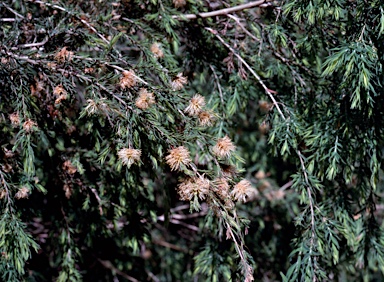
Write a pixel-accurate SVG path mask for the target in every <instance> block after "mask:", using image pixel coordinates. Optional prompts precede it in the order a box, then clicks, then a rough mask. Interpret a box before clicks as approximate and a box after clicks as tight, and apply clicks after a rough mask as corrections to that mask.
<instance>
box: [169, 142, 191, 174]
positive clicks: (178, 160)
mask: <svg viewBox="0 0 384 282" xmlns="http://www.w3.org/2000/svg"><path fill="white" fill-rule="evenodd" d="M168 152H169V155H168V156H166V157H165V159H166V162H167V164H168V165H169V166H170V167H171V170H179V169H180V167H181V165H185V166H187V165H189V164H190V163H191V162H192V160H191V157H190V156H189V151H188V149H187V148H185V147H184V146H180V147H177V148H175V149H171V150H169V151H168Z"/></svg>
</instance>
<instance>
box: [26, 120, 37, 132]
mask: <svg viewBox="0 0 384 282" xmlns="http://www.w3.org/2000/svg"><path fill="white" fill-rule="evenodd" d="M36 127H37V124H36V122H34V121H33V120H31V119H28V120H27V121H25V122H24V123H23V128H24V130H25V131H26V132H27V133H30V132H32V131H34V129H35V128H36Z"/></svg>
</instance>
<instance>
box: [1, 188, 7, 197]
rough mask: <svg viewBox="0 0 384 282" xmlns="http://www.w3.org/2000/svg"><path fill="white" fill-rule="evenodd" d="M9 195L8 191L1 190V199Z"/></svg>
mask: <svg viewBox="0 0 384 282" xmlns="http://www.w3.org/2000/svg"><path fill="white" fill-rule="evenodd" d="M7 195H8V193H7V190H5V189H1V190H0V199H4V198H5V197H6V196H7Z"/></svg>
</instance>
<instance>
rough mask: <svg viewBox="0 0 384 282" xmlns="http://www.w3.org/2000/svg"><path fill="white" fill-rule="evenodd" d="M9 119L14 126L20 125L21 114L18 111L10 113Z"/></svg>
mask: <svg viewBox="0 0 384 282" xmlns="http://www.w3.org/2000/svg"><path fill="white" fill-rule="evenodd" d="M9 119H10V120H11V124H12V125H13V126H18V125H20V116H19V114H18V113H12V114H10V115H9Z"/></svg>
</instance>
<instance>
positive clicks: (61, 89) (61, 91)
mask: <svg viewBox="0 0 384 282" xmlns="http://www.w3.org/2000/svg"><path fill="white" fill-rule="evenodd" d="M62 94H67V91H65V89H64V87H63V85H61V84H60V85H57V86H56V87H55V89H53V95H55V96H57V97H59V96H60V95H62Z"/></svg>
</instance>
